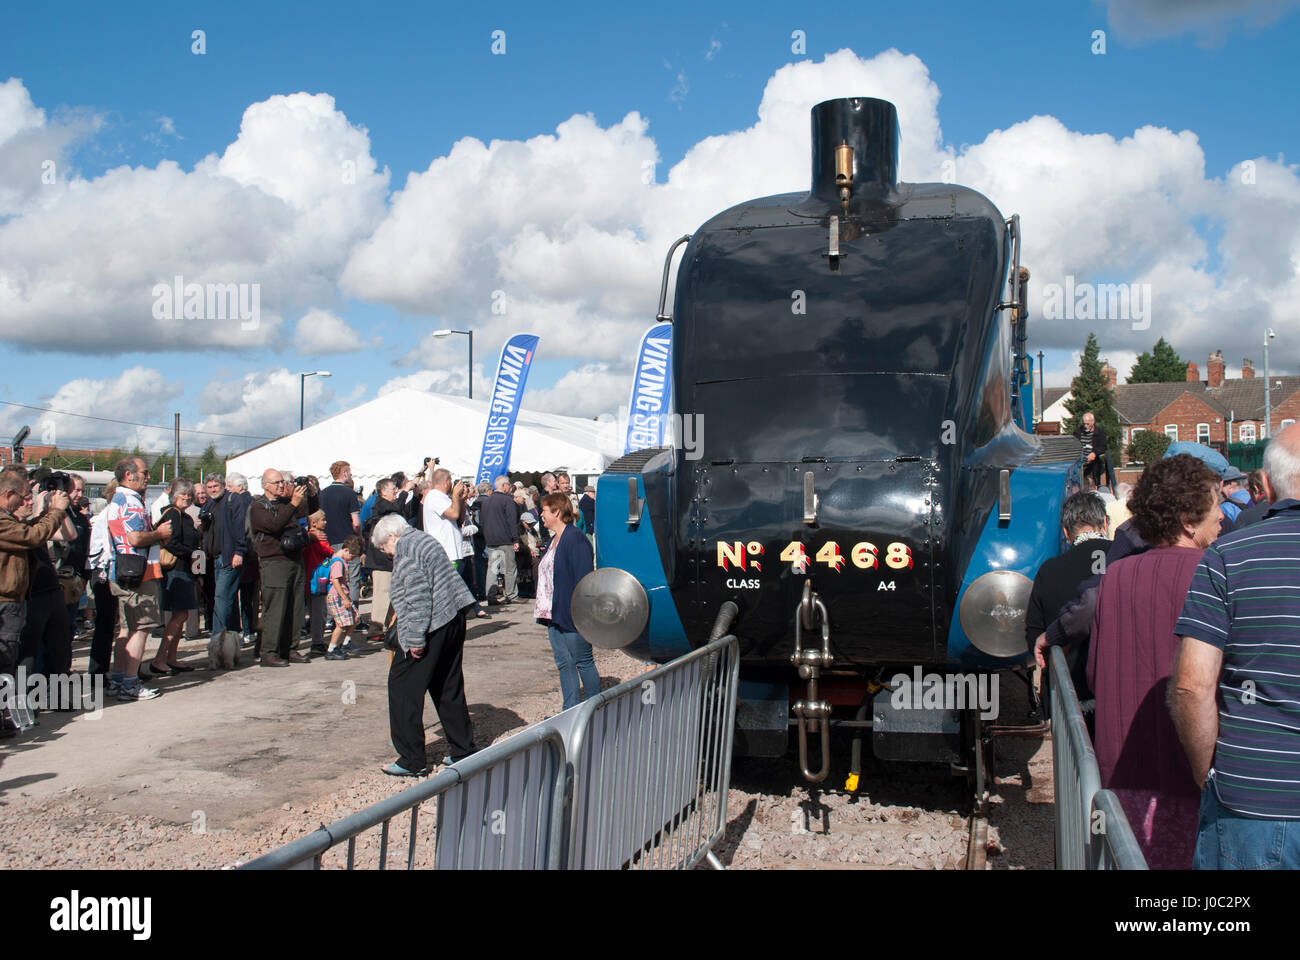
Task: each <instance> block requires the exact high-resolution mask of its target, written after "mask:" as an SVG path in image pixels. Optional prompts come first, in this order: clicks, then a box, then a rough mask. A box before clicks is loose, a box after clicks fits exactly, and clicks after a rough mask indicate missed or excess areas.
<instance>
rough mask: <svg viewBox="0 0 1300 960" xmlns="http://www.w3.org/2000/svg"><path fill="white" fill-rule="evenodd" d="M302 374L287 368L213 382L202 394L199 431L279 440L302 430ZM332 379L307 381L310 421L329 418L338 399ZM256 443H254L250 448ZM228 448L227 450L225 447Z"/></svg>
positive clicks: (306, 405) (308, 420) (317, 378)
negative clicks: (300, 394) (300, 396)
mask: <svg viewBox="0 0 1300 960" xmlns="http://www.w3.org/2000/svg"><path fill="white" fill-rule="evenodd" d="M300 382H301V381H300V379H299V377H298V374H296V373H294V372H293V371H290V370H288V369H286V368H284V367H278V368H273V369H269V370H255V371H252V372H249V373H246V374H244V375H243V376H242V377H239V378H236V379H233V380H224V381H223V380H213V381H210V382H209V383H208V384H207V385H206V386H204V388H203V390H202V391H201V392H200V393H199V411H200V413H202V414H204V416H203V419H202V420H201V421H199V429H200V430H207V431H212V432H216V433H225V434H234V435H238V436H241V437H279V436H283V435H284V434H286V433H292V432H293V431H295V430H297V429H298V402H299V385H300ZM328 384H329V381H328V380H324V379H322V378H320V377H308V378H307V380H306V384H305V388H304V392H305V407H306V422H307V423H309V424H310V423H314V422H315V421H317V420H319V419H321V418H322V417H324V416H327V415H328V414H327V412H326V411H327V408H328V407H329V406H331V404H332V402H333V400H334V390H333V388H331V387H330V386H329V385H328ZM253 442H254V441H250V443H249V444H248V445H249V446H251V445H253ZM222 449H224V448H222Z"/></svg>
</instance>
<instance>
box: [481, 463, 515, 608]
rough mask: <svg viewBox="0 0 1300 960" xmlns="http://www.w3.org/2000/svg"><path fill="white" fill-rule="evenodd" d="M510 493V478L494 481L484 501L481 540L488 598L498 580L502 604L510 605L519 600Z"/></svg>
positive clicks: (512, 504)
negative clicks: (503, 583)
mask: <svg viewBox="0 0 1300 960" xmlns="http://www.w3.org/2000/svg"><path fill="white" fill-rule="evenodd" d="M510 491H511V486H510V478H509V477H507V476H505V475H504V474H503V475H502V476H499V477H497V479H496V489H495V490H493V491H492V495H491V496H490V497H488V498H487V500H486V501H484V503H483V511H482V517H483V539H484V541H485V542H486V543H487V555H488V564H487V582H488V587H487V591H488V596H489V597H491V595H492V585H493V584H495V583H496V582H497V577H498V576H501V577H502V579H503V580H504V581H505V587H504V590H505V592H504V594H503V595H502V597H501V600H500V602H501V603H513V602H514V601H515V600H518V599H519V586H518V583H517V582H516V579H517V576H518V573H517V571H516V568H515V554H517V553H518V552H519V513H518V511H516V510H515V500H514V497H512V496H511V495H510ZM489 602H490V601H489Z"/></svg>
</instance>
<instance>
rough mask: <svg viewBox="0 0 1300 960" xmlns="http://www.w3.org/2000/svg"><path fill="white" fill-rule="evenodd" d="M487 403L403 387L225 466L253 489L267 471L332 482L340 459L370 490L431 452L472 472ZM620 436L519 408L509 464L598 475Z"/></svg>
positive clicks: (607, 428) (610, 427)
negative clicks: (332, 470) (332, 468)
mask: <svg viewBox="0 0 1300 960" xmlns="http://www.w3.org/2000/svg"><path fill="white" fill-rule="evenodd" d="M487 407H488V402H487V401H486V400H470V399H468V398H467V397H452V396H447V395H446V394H441V393H426V392H424V391H422V390H414V389H411V388H402V389H400V390H394V391H393V392H391V393H387V394H384V395H383V396H382V397H377V398H376V399H374V400H371V401H370V402H368V403H363V404H361V406H359V407H353V408H352V409H351V410H347V411H344V412H343V413H340V414H336V415H335V416H333V417H329V418H328V419H325V420H322V421H321V422H320V423H314V424H312V425H311V426H309V427H307V428H306V429H304V430H300V431H298V432H297V433H291V434H289V435H288V436H284V437H281V438H280V439H278V440H272V441H270V442H269V443H264V444H262V445H261V446H260V447H254V448H253V449H251V450H248V451H245V452H244V453H241V454H240V455H239V456H237V457H233V458H232V459H230V460H228V461H227V462H226V472H227V473H231V472H235V473H242V474H243V475H244V476H245V477H247V478H248V486H249V489H250V490H251V491H253V492H254V493H258V492H260V491H261V486H262V483H261V478H262V472H263V471H264V470H268V469H276V470H293V471H294V472H295V473H297V474H299V475H303V474H314V475H315V476H317V477H319V478H320V479H321V482H322V483H328V482H329V465H330V464H331V463H333V462H334V461H336V460H346V461H348V463H350V464H351V465H352V477H353V480H354V481H356V482H357V483H360V484H363V485H364V486H365V488H366V490H367V492H368V491H369V490H371V489H372V488H373V487H374V485H375V483H376V481H378V480H379V479H380V478H382V477H387V476H390V475H392V474H393V473H396V472H397V471H399V470H401V471H403V472H404V473H408V474H409V473H414V472H416V471H418V470H419V468H420V465H421V463H422V462H423V460H424V458H425V457H438V458H439V459H440V460H441V465H442V466H444V467H446V468H447V469H448V470H450V471H451V472H452V474H453V475H454V476H457V477H461V476H464V477H471V476H473V474H474V471H475V469H476V467H477V466H478V458H479V454H480V452H481V450H482V447H483V431H484V429H485V427H486V425H487ZM620 440H621V437H619V436H618V431H617V428H616V426H615V425H614V424H610V423H598V422H596V421H594V420H583V419H581V418H579V417H564V416H560V415H559V414H553V413H532V412H530V411H528V410H520V411H519V417H518V420H517V421H516V423H515V433H514V442H513V445H512V447H511V451H510V469H511V470H512V471H535V470H553V469H555V468H556V467H564V468H565V469H567V470H568V471H569V472H570V473H571V474H597V473H600V472H601V471H602V470H603V469H604V468H605V465H606V464H608V463H610V462H612V461H613V460H614V459H616V458H617V457H618V456H619V454H620V453H621V452H622V449H621V446H620Z"/></svg>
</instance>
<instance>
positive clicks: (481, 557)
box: [474, 540, 489, 600]
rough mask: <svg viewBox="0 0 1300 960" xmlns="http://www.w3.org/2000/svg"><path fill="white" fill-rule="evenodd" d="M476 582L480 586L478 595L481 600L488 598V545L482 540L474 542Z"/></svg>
mask: <svg viewBox="0 0 1300 960" xmlns="http://www.w3.org/2000/svg"><path fill="white" fill-rule="evenodd" d="M474 583H475V585H476V586H477V587H478V593H477V594H476V596H477V597H478V599H480V600H486V599H487V596H488V589H489V584H488V579H487V546H486V545H484V544H483V543H482V542H481V541H478V540H476V541H475V542H474Z"/></svg>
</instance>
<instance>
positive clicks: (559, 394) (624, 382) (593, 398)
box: [524, 363, 632, 418]
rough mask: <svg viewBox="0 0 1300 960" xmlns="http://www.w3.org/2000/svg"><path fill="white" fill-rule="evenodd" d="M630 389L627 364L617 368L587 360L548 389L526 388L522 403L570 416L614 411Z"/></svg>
mask: <svg viewBox="0 0 1300 960" xmlns="http://www.w3.org/2000/svg"><path fill="white" fill-rule="evenodd" d="M631 389H632V370H631V367H630V366H628V367H625V368H623V369H621V370H620V369H611V368H610V365H609V364H607V363H588V364H584V365H583V366H581V367H579V368H578V369H576V370H570V371H569V372H568V373H566V374H565V375H564V376H562V377H561V378H560V379H559V380H558V381H557V382H556V384H555V386H553V387H551V388H550V389H548V390H529V391H528V395H527V396H526V397H525V398H524V404H525V406H527V408H528V409H529V410H538V411H541V412H543V413H562V414H564V415H566V416H570V417H587V418H589V417H595V416H605V415H617V414H618V412H619V410H620V408H624V407H626V406H627V399H628V395H629V393H630V392H631Z"/></svg>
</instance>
